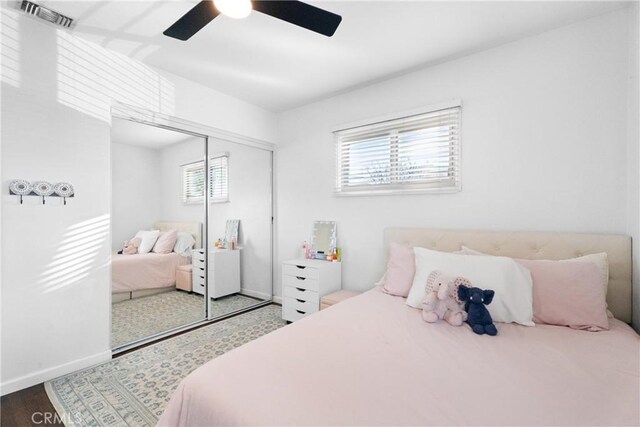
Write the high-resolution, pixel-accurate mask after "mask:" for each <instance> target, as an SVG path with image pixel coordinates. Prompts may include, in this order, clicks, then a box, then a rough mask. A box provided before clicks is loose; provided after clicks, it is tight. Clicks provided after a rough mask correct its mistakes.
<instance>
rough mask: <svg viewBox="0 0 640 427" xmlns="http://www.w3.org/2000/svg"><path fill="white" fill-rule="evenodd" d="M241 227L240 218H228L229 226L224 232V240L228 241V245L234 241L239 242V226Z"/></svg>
mask: <svg viewBox="0 0 640 427" xmlns="http://www.w3.org/2000/svg"><path fill="white" fill-rule="evenodd" d="M239 227H240V220H239V219H228V220H227V227H226V229H225V232H224V240H225V241H226V242H227V245H230V244H231V242H232V241H235V242H236V244H237V243H238V228H239ZM228 247H230V246H228Z"/></svg>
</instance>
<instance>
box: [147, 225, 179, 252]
mask: <svg viewBox="0 0 640 427" xmlns="http://www.w3.org/2000/svg"><path fill="white" fill-rule="evenodd" d="M177 238H178V232H177V231H176V230H169V231H164V232H162V233H160V235H159V236H158V240H156V244H155V245H154V246H153V252H155V253H157V254H168V253H171V252H173V247H174V246H175V245H176V240H177Z"/></svg>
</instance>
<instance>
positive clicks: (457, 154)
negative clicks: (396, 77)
mask: <svg viewBox="0 0 640 427" xmlns="http://www.w3.org/2000/svg"><path fill="white" fill-rule="evenodd" d="M455 109H457V122H456V123H455V125H456V126H457V138H452V140H451V143H450V148H449V149H450V158H453V159H454V160H453V165H452V167H451V171H452V174H451V175H449V176H448V177H447V178H443V179H442V180H437V179H434V180H429V181H428V182H405V183H403V182H399V181H398V168H399V166H400V161H399V157H400V153H399V135H400V134H401V132H402V126H403V125H404V123H400V124H398V125H397V126H396V127H395V128H391V129H388V130H387V131H386V132H388V133H389V171H390V172H389V178H390V180H391V182H390V183H389V184H373V183H367V184H362V185H349V186H345V185H344V182H345V177H344V175H345V174H349V171H350V170H351V168H350V164H349V162H350V160H348V159H347V160H345V159H343V156H342V148H343V145H344V144H345V142H344V141H341V133H344V132H347V131H349V132H353V131H357V130H358V129H360V130H362V131H363V132H364V131H365V130H366V129H367V128H371V129H372V133H373V131H374V130H375V126H376V125H383V124H384V123H385V122H394V121H407V122H410V121H411V120H412V119H413V120H418V119H419V118H420V117H421V116H426V115H429V114H434V113H438V112H441V111H445V110H455ZM430 127H431V126H430ZM436 127H437V126H433V128H436ZM427 128H429V127H427ZM427 128H425V129H427ZM461 128H462V102H461V101H460V100H451V101H447V102H444V103H440V104H437V105H432V106H429V107H423V108H420V109H415V110H411V111H406V112H403V113H397V114H392V115H387V116H383V117H378V118H375V119H368V120H362V121H359V122H355V123H350V124H345V125H342V126H340V127H339V128H337V129H335V130H334V131H333V134H334V146H335V168H336V170H335V188H334V193H333V194H334V196H337V197H352V196H372V195H400V194H429V193H435V194H442V193H456V192H459V191H461V190H462V184H461V135H460V134H461ZM381 132H382V131H381ZM347 143H353V142H347ZM345 162H346V163H345ZM347 179H348V178H347Z"/></svg>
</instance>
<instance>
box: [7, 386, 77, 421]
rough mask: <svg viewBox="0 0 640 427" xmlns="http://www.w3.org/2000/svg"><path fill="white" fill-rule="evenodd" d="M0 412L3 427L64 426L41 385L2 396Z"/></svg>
mask: <svg viewBox="0 0 640 427" xmlns="http://www.w3.org/2000/svg"><path fill="white" fill-rule="evenodd" d="M0 411H1V416H2V425H3V426H42V425H47V426H64V424H62V423H61V422H60V418H58V416H57V414H56V410H55V409H54V408H53V405H52V404H51V402H50V401H49V398H48V397H47V393H46V392H45V391H44V385H43V384H38V385H34V386H33V387H29V388H26V389H24V390H20V391H16V392H15V393H11V394H7V395H6V396H2V399H1V400H0Z"/></svg>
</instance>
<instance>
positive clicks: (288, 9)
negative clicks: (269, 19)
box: [163, 0, 342, 40]
mask: <svg viewBox="0 0 640 427" xmlns="http://www.w3.org/2000/svg"><path fill="white" fill-rule="evenodd" d="M251 10H256V11H258V12H262V13H264V14H267V15H270V16H273V17H274V18H278V19H281V20H283V21H287V22H289V23H291V24H293V25H297V26H299V27H303V28H306V29H307V30H311V31H314V32H316V33H320V34H323V35H325V36H327V37H331V36H332V35H333V34H334V33H335V32H336V29H337V28H338V25H340V21H342V17H341V16H340V15H336V14H335V13H331V12H328V11H326V10H324V9H320V8H318V7H315V6H311V5H310V4H307V3H303V2H301V1H298V0H202V1H201V2H200V3H198V4H197V5H196V6H195V7H194V8H193V9H191V10H190V11H189V12H187V13H186V14H185V15H184V16H183V17H182V18H180V19H178V20H177V21H176V22H175V23H174V24H173V25H172V26H170V27H169V28H167V29H166V30H165V31H164V33H163V34H164V35H165V36H168V37H173V38H174V39H178V40H188V39H189V38H190V37H191V36H193V35H194V34H195V33H197V32H198V31H200V30H201V29H202V28H203V27H204V26H205V25H207V24H208V23H209V22H211V21H212V20H213V19H214V18H215V17H216V16H218V15H220V14H222V15H225V16H229V17H231V18H236V19H239V18H245V17H247V16H249V13H251Z"/></svg>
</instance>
